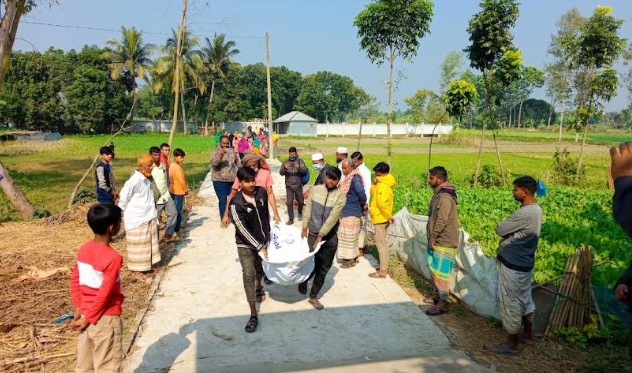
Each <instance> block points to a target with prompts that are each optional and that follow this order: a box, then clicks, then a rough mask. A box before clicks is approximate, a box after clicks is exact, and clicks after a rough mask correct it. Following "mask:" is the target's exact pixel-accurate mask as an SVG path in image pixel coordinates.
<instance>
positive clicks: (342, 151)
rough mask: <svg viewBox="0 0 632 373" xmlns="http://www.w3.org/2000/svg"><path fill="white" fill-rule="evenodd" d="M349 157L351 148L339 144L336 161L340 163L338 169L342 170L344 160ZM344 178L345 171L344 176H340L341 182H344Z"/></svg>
mask: <svg viewBox="0 0 632 373" xmlns="http://www.w3.org/2000/svg"><path fill="white" fill-rule="evenodd" d="M347 158H349V150H348V149H347V148H345V147H344V146H339V147H338V148H337V149H336V163H337V164H338V169H339V170H340V172H342V161H344V160H345V159H347ZM344 178H345V174H344V173H343V174H342V176H341V177H340V182H341V183H342V180H344Z"/></svg>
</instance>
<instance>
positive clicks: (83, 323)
mask: <svg viewBox="0 0 632 373" xmlns="http://www.w3.org/2000/svg"><path fill="white" fill-rule="evenodd" d="M88 326H90V322H88V320H86V319H85V318H83V317H82V318H80V319H79V320H75V321H73V322H71V323H70V328H72V329H73V330H77V331H80V332H82V331H84V330H85V329H86V328H87V327H88Z"/></svg>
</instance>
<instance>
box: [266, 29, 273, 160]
mask: <svg viewBox="0 0 632 373" xmlns="http://www.w3.org/2000/svg"><path fill="white" fill-rule="evenodd" d="M266 80H267V85H268V145H269V146H268V147H269V151H268V154H269V157H270V159H273V158H274V140H273V139H272V137H273V136H272V135H273V132H274V131H273V130H274V129H273V128H272V83H271V82H270V35H269V34H268V33H267V32H266Z"/></svg>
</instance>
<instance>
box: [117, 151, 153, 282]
mask: <svg viewBox="0 0 632 373" xmlns="http://www.w3.org/2000/svg"><path fill="white" fill-rule="evenodd" d="M137 164H138V168H137V169H136V171H134V173H133V174H132V176H131V177H130V178H129V179H128V180H127V181H126V182H125V185H123V189H121V195H120V200H119V203H118V205H119V207H120V208H121V209H122V210H123V221H124V222H125V237H126V239H127V245H126V247H127V268H129V270H130V271H132V272H133V274H134V275H135V276H137V277H143V275H148V274H149V272H150V271H151V266H152V265H153V264H156V263H158V262H160V248H159V247H158V219H156V217H157V214H156V205H155V204H154V203H155V202H154V193H153V192H152V190H151V182H150V180H149V178H151V170H152V167H153V165H154V162H153V160H152V158H151V156H149V155H144V156H142V157H139V158H138V160H137ZM146 281H147V282H151V279H149V278H146Z"/></svg>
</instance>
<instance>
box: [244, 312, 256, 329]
mask: <svg viewBox="0 0 632 373" xmlns="http://www.w3.org/2000/svg"><path fill="white" fill-rule="evenodd" d="M257 325H259V318H257V316H250V319H248V323H247V324H246V326H245V327H244V330H245V331H246V333H252V332H254V331H255V330H257Z"/></svg>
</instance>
